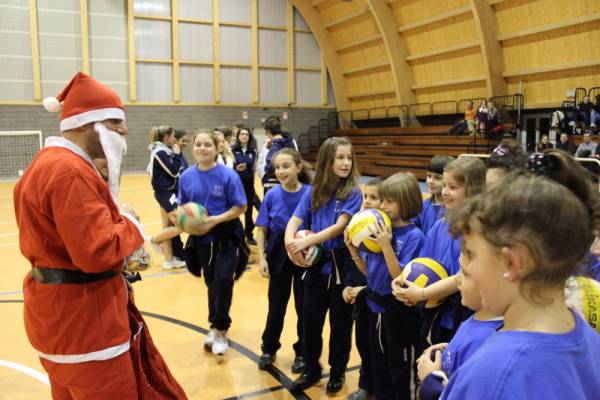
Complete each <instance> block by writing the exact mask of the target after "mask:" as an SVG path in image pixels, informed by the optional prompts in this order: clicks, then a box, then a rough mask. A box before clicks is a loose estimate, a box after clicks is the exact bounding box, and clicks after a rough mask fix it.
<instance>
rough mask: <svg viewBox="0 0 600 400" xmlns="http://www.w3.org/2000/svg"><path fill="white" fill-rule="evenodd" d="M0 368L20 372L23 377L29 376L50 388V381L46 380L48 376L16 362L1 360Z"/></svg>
mask: <svg viewBox="0 0 600 400" xmlns="http://www.w3.org/2000/svg"><path fill="white" fill-rule="evenodd" d="M0 367H6V368H9V369H14V370H15V371H19V372H22V373H24V374H25V375H29V376H31V377H32V378H34V379H36V380H38V381H40V382H42V383H44V384H45V385H46V386H50V380H49V379H48V376H47V375H46V374H44V373H43V372H40V371H38V370H36V369H33V368H29V367H26V366H25V365H22V364H17V363H16V362H12V361H6V360H2V359H0Z"/></svg>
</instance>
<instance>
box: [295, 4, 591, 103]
mask: <svg viewBox="0 0 600 400" xmlns="http://www.w3.org/2000/svg"><path fill="white" fill-rule="evenodd" d="M293 3H295V4H297V7H298V8H299V9H300V8H302V10H306V8H311V9H312V10H313V11H314V12H315V13H316V14H317V15H319V16H320V17H321V21H322V23H323V24H324V25H323V27H324V30H325V33H322V34H321V36H322V37H328V38H329V39H330V40H332V43H331V46H332V47H334V48H335V49H336V51H337V53H338V55H339V58H338V60H339V61H340V62H339V64H337V66H339V68H340V69H339V70H336V69H335V68H336V67H335V66H334V67H330V73H331V75H332V77H333V76H343V78H342V79H345V80H346V81H347V85H346V88H347V92H346V93H347V95H348V97H349V101H350V106H351V108H352V109H366V108H377V107H381V106H389V105H394V104H398V103H400V104H402V103H404V104H405V103H406V102H409V103H410V102H416V103H421V102H438V101H445V100H458V99H466V98H476V97H490V96H495V95H503V94H512V93H516V92H518V91H521V90H522V92H523V93H524V94H525V101H526V104H527V105H528V106H529V105H531V106H534V107H542V106H551V107H554V106H555V105H556V104H558V105H560V103H561V102H562V100H563V99H564V95H565V92H567V91H569V90H572V89H574V88H576V87H587V88H589V87H591V86H600V47H597V46H590V45H589V43H600V1H598V0H444V1H440V0H350V1H342V0H295V1H294V2H293ZM301 5H304V6H305V7H301ZM309 6H310V7H309ZM390 17H392V18H390ZM307 19H308V18H307ZM317 20H318V19H317V18H315V21H317ZM374 27H376V28H374ZM311 28H313V30H314V31H315V35H316V30H315V29H314V27H312V26H311ZM323 40H324V39H323ZM320 41H321V42H322V40H320ZM321 44H322V43H321ZM322 47H323V48H324V46H323V44H322ZM383 53H387V54H386V56H384V55H383ZM408 85H410V89H408V88H407V86H408ZM406 99H409V100H406ZM337 106H338V109H344V108H345V106H343V105H342V104H341V103H339V102H338V105H337Z"/></svg>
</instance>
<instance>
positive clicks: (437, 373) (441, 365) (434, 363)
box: [418, 251, 502, 400]
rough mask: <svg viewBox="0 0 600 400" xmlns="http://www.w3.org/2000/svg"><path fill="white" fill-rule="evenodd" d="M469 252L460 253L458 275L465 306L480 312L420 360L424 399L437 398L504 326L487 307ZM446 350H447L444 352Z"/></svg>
mask: <svg viewBox="0 0 600 400" xmlns="http://www.w3.org/2000/svg"><path fill="white" fill-rule="evenodd" d="M469 267H470V266H469V254H468V252H466V251H462V252H461V253H460V270H459V272H458V273H457V274H456V275H455V279H456V284H457V286H458V289H459V290H460V295H461V301H462V304H463V305H464V306H465V307H468V308H469V309H471V310H474V311H476V312H475V314H473V315H472V316H471V317H469V319H467V320H466V321H464V322H463V323H462V324H461V325H460V328H458V331H456V335H454V337H453V338H452V340H451V341H450V343H439V344H436V345H433V346H431V347H429V348H428V349H427V350H425V351H424V352H423V355H422V356H421V357H420V358H419V360H418V373H419V380H420V381H421V386H420V387H419V398H420V399H421V400H437V399H439V397H440V395H441V394H442V390H443V389H444V386H445V385H446V384H447V383H448V379H449V378H450V377H451V376H452V374H454V372H455V371H456V369H457V368H458V367H460V366H461V365H462V364H464V363H465V362H466V361H467V360H468V359H469V358H470V357H471V356H472V355H473V353H475V351H476V350H477V349H478V348H479V347H481V345H482V344H483V343H484V342H485V341H486V340H487V338H488V337H489V336H490V335H491V334H492V333H493V332H495V331H496V330H497V329H498V328H499V327H501V326H502V318H501V317H498V316H497V315H494V314H492V313H490V312H489V311H486V310H483V309H482V305H481V295H480V294H479V289H478V288H477V285H475V282H474V281H473V278H472V277H471V272H470V270H469ZM442 351H443V353H442Z"/></svg>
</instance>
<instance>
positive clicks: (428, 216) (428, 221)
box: [413, 198, 446, 235]
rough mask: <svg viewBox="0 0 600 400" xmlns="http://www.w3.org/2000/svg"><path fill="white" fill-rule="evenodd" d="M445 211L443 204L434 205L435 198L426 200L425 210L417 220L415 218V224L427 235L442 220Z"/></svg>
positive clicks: (424, 202) (424, 203)
mask: <svg viewBox="0 0 600 400" xmlns="http://www.w3.org/2000/svg"><path fill="white" fill-rule="evenodd" d="M445 210H446V209H445V208H444V207H443V205H442V204H433V198H431V199H427V200H424V201H423V209H422V210H421V213H420V214H419V215H418V216H417V217H416V218H413V222H414V223H415V225H416V226H417V227H418V228H419V229H421V231H422V232H423V233H424V234H425V235H427V232H429V230H430V229H431V228H432V227H433V225H434V224H435V223H436V222H437V220H438V219H440V218H442V216H443V215H444V211H445Z"/></svg>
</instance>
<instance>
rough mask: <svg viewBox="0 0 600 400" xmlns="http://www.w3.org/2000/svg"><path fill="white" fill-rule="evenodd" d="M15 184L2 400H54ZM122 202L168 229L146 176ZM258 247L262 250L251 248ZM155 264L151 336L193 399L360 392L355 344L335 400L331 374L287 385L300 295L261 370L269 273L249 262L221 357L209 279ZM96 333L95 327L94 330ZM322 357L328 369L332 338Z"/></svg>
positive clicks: (144, 285)
mask: <svg viewBox="0 0 600 400" xmlns="http://www.w3.org/2000/svg"><path fill="white" fill-rule="evenodd" d="M14 185H15V182H1V183H0V260H3V262H2V263H3V268H2V272H3V274H4V275H3V278H2V280H0V338H1V340H2V342H3V344H2V346H0V399H11V400H17V399H28V400H31V399H47V398H50V390H49V386H48V384H47V379H45V378H46V376H45V373H44V370H43V368H42V366H41V365H40V363H39V360H38V358H37V356H36V354H35V352H34V350H33V348H32V347H31V346H30V344H29V342H28V340H27V336H26V334H25V330H24V327H23V294H22V292H21V287H22V281H23V277H24V276H25V274H26V273H27V271H28V270H29V268H30V265H29V263H28V262H27V260H26V259H25V258H24V257H23V256H22V255H21V253H20V251H19V246H18V240H19V238H18V229H17V225H16V223H15V216H14V208H13V198H12V192H13V188H14ZM121 185H122V186H121V194H120V198H121V201H123V202H126V203H129V204H131V205H132V206H133V207H134V208H135V210H136V211H137V213H138V214H139V215H140V217H141V220H142V224H143V225H144V229H145V230H146V234H150V235H151V234H154V233H157V232H158V231H159V230H160V229H161V222H160V213H159V208H158V205H157V203H156V201H155V200H154V197H153V194H152V188H151V186H150V182H149V179H148V177H147V176H146V175H130V176H124V177H123V179H122V184H121ZM252 250H253V252H255V251H256V249H255V248H253V249H252ZM153 256H154V257H153V261H154V265H153V266H152V268H150V269H149V270H147V271H145V272H142V273H141V274H142V277H143V280H142V281H141V282H137V283H135V284H134V289H135V299H136V304H137V306H138V308H139V309H140V310H141V311H142V312H143V313H144V316H145V319H146V322H147V324H148V325H149V327H150V332H151V334H152V337H153V339H154V341H155V343H156V345H157V346H158V348H159V350H160V352H161V354H162V355H163V357H164V358H165V360H166V362H167V364H168V366H169V368H170V369H171V372H172V373H173V375H174V376H175V377H176V378H177V380H178V381H179V383H180V384H181V385H182V386H183V388H184V390H185V392H186V393H187V395H188V397H189V398H190V399H198V400H199V399H203V400H206V399H210V400H212V399H250V398H252V399H293V398H298V399H344V398H346V396H347V395H348V394H349V393H351V392H353V391H354V390H355V389H356V385H357V381H358V365H359V363H360V359H359V357H358V353H357V352H356V349H355V348H353V350H352V354H351V356H350V363H349V365H348V369H349V371H348V372H347V373H346V384H345V386H344V388H343V389H342V391H341V392H339V393H338V394H337V396H335V397H329V396H327V395H326V393H325V385H326V383H327V378H326V377H325V378H323V379H322V380H321V383H320V384H319V385H318V386H315V387H312V388H310V389H308V390H306V391H305V392H304V393H297V394H291V393H290V392H289V390H288V388H289V385H290V383H291V381H292V380H293V379H295V378H296V377H297V375H294V374H292V373H291V371H290V368H291V364H292V361H293V358H294V352H293V350H292V344H293V343H294V341H295V336H296V335H295V325H296V315H295V312H294V309H293V299H290V302H289V304H288V313H287V316H286V323H285V327H284V332H283V334H282V340H281V342H282V348H281V349H280V350H279V352H278V354H277V360H276V362H275V367H276V368H274V369H273V370H272V371H268V372H267V371H260V370H259V369H258V367H257V362H258V357H259V356H260V343H261V339H260V337H261V334H262V330H263V328H264V323H265V321H266V315H267V287H268V280H267V279H265V278H262V277H261V276H260V274H259V273H258V271H257V268H256V267H255V265H254V264H253V262H254V260H255V258H256V257H255V254H254V255H253V256H252V257H251V259H250V264H249V267H250V269H249V270H248V271H247V272H246V273H245V274H244V275H243V277H242V278H241V279H240V280H239V281H237V282H236V284H235V287H234V295H233V305H232V308H231V317H232V319H233V323H232V326H231V329H230V331H229V339H230V349H229V352H228V354H227V355H226V356H225V357H223V358H222V359H218V358H216V357H215V356H213V355H212V354H211V353H207V352H205V351H204V349H203V346H202V343H203V341H204V337H205V334H206V332H207V330H208V321H207V317H208V308H207V295H206V292H207V289H206V286H205V285H204V281H203V280H202V279H198V278H195V277H193V276H192V275H191V274H189V273H188V272H187V271H186V270H176V271H164V270H163V269H162V268H161V265H162V261H163V259H162V256H160V255H156V254H153ZM90 334H93V332H90ZM323 337H324V338H325V341H324V343H325V347H324V351H323V354H322V357H321V363H322V365H323V369H324V373H327V372H328V365H327V346H326V344H327V338H328V337H329V330H328V327H327V324H326V328H325V330H324V332H323Z"/></svg>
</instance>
